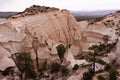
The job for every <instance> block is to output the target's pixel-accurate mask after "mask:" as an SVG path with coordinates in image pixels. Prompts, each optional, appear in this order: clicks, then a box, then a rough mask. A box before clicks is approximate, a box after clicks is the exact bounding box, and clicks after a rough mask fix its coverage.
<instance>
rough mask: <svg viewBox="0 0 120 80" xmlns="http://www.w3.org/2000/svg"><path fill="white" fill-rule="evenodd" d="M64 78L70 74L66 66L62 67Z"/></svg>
mask: <svg viewBox="0 0 120 80" xmlns="http://www.w3.org/2000/svg"><path fill="white" fill-rule="evenodd" d="M61 73H62V76H67V75H68V74H69V69H68V68H67V67H66V66H62V67H61Z"/></svg>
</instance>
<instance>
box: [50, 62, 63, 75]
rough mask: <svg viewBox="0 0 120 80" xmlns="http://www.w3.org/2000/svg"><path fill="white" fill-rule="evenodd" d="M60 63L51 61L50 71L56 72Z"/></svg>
mask: <svg viewBox="0 0 120 80" xmlns="http://www.w3.org/2000/svg"><path fill="white" fill-rule="evenodd" d="M60 67H61V65H60V64H59V63H57V62H54V63H52V65H51V73H56V72H59V71H60Z"/></svg>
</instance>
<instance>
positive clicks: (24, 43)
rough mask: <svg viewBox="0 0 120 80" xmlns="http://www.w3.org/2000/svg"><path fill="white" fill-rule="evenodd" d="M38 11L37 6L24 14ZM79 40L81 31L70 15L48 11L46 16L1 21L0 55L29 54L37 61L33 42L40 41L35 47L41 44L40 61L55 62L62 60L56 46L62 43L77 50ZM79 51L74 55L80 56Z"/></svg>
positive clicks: (49, 9)
mask: <svg viewBox="0 0 120 80" xmlns="http://www.w3.org/2000/svg"><path fill="white" fill-rule="evenodd" d="M36 8H37V6H34V7H33V6H32V7H31V8H30V9H26V10H25V13H26V11H28V10H31V9H35V10H36ZM39 9H40V8H39ZM41 9H43V7H42V8H41ZM45 9H46V8H45ZM18 15H19V14H18ZM80 36H81V31H80V27H79V25H78V23H77V22H76V20H75V18H74V17H73V16H72V15H71V14H70V12H69V11H67V10H61V11H58V10H56V9H54V8H52V9H51V8H48V12H46V13H37V14H35V15H31V16H29V15H25V16H24V17H21V16H19V17H17V18H9V19H6V20H5V21H4V20H1V22H0V51H1V52H0V55H4V56H6V57H11V55H12V54H15V53H18V52H21V51H27V52H30V53H31V55H32V58H33V59H34V58H35V52H34V49H33V46H32V41H33V39H38V40H37V41H38V42H37V43H36V44H38V50H37V52H38V57H39V59H49V60H51V61H53V60H56V59H58V58H59V57H58V55H57V52H56V48H55V47H54V46H55V45H58V44H60V43H63V44H73V45H75V47H76V44H77V45H79V44H80V43H79V39H80ZM35 37H37V38H35ZM46 43H47V45H46ZM73 49H74V47H73ZM77 50H78V51H77V53H75V54H74V53H73V54H74V55H77V54H78V53H79V48H78V49H77ZM73 52H74V51H73Z"/></svg>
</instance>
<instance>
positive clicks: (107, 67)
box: [104, 64, 112, 71]
mask: <svg viewBox="0 0 120 80" xmlns="http://www.w3.org/2000/svg"><path fill="white" fill-rule="evenodd" d="M111 68H112V67H111V65H110V64H106V65H105V68H104V70H106V71H109V70H110V69H111Z"/></svg>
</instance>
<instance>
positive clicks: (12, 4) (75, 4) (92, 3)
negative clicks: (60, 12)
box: [0, 0, 120, 11]
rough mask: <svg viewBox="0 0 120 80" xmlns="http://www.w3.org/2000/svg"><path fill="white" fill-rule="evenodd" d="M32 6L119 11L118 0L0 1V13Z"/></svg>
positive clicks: (119, 3) (119, 4) (119, 1)
mask: <svg viewBox="0 0 120 80" xmlns="http://www.w3.org/2000/svg"><path fill="white" fill-rule="evenodd" d="M34 4H35V5H41V6H43V5H44V6H51V7H57V8H60V9H68V10H72V11H88V10H90V11H93V10H110V9H119V10H120V0H0V11H23V10H24V9H25V8H27V7H30V6H32V5H34Z"/></svg>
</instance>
